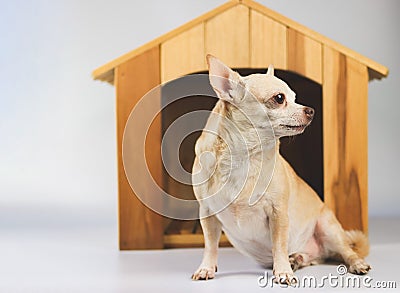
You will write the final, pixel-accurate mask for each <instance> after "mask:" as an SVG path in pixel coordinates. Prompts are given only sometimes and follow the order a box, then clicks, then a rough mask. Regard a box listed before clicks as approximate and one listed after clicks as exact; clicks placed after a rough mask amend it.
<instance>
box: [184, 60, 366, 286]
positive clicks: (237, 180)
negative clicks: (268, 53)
mask: <svg viewBox="0 0 400 293" xmlns="http://www.w3.org/2000/svg"><path fill="white" fill-rule="evenodd" d="M207 63H208V67H209V78H210V84H211V86H212V87H213V89H214V91H215V92H216V94H217V96H218V98H219V100H218V102H217V103H216V105H215V107H214V109H213V110H212V112H211V114H210V117H209V118H208V121H207V124H206V126H205V128H204V130H203V132H202V134H201V136H200V137H199V139H198V140H197V142H196V146H195V153H196V158H195V161H194V165H193V170H192V182H193V189H194V193H195V196H196V198H197V200H198V201H199V205H200V218H201V219H200V222H201V226H202V229H203V233H204V241H205V249H204V255H203V260H202V262H201V264H200V266H199V268H198V269H197V270H196V271H195V273H194V274H193V276H192V279H194V280H207V279H212V278H214V277H215V272H216V271H217V249H218V242H219V238H220V235H221V231H224V233H225V234H226V236H227V238H228V239H229V241H230V242H231V244H232V245H233V246H234V247H235V248H236V249H238V250H239V251H240V252H241V253H243V254H245V255H247V256H250V257H252V258H254V259H255V260H256V261H257V262H258V263H260V264H261V265H263V266H265V267H271V266H272V267H273V274H274V276H275V281H277V282H279V283H286V284H292V283H294V282H295V281H296V278H295V277H294V275H293V272H294V271H295V270H296V269H298V268H301V267H305V266H308V265H312V264H317V263H321V262H323V261H324V260H326V259H328V258H330V259H332V258H334V259H337V260H340V261H344V262H345V263H346V264H347V265H348V271H349V272H351V273H354V274H366V273H367V272H368V271H369V270H370V269H371V267H370V266H369V265H368V264H367V263H366V262H365V261H364V257H365V256H366V255H367V254H368V251H369V243H368V239H367V237H366V236H365V235H364V234H363V233H362V232H361V231H344V230H343V228H342V226H341V225H340V223H339V222H338V220H337V219H336V217H335V215H334V214H333V212H332V211H331V210H330V209H329V208H328V207H327V206H326V205H325V204H324V203H323V202H322V201H321V199H320V198H319V197H318V195H317V194H316V192H315V191H314V190H313V189H312V188H311V187H310V186H309V185H307V183H305V182H304V181H303V180H302V179H301V178H300V177H299V176H298V175H297V174H296V172H295V171H294V170H293V168H292V167H291V166H290V165H289V163H288V162H287V161H286V160H285V159H284V158H283V157H282V156H281V155H280V154H279V138H281V137H284V136H293V135H297V134H300V133H302V132H303V131H304V129H305V128H306V127H307V126H308V125H309V124H310V123H311V121H312V119H313V116H314V109H312V108H310V107H306V106H303V105H300V104H297V103H296V102H295V100H296V94H295V93H294V92H293V91H292V90H291V89H290V88H289V86H288V85H287V84H286V83H285V82H283V81H282V80H280V79H278V78H277V77H275V76H274V69H273V67H272V66H269V68H268V71H267V73H266V74H252V75H249V76H245V77H242V76H240V75H239V74H238V73H237V72H235V71H233V70H232V69H230V68H229V67H228V66H226V65H225V64H224V63H222V62H221V61H220V60H218V59H217V58H216V57H214V56H211V55H207Z"/></svg>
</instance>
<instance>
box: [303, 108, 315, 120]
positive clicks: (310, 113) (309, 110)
mask: <svg viewBox="0 0 400 293" xmlns="http://www.w3.org/2000/svg"><path fill="white" fill-rule="evenodd" d="M314 112H315V111H314V109H313V108H310V107H305V108H304V113H305V114H306V116H307V118H309V119H312V118H313V117H314Z"/></svg>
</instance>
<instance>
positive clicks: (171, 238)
mask: <svg viewBox="0 0 400 293" xmlns="http://www.w3.org/2000/svg"><path fill="white" fill-rule="evenodd" d="M164 244H165V248H186V247H204V236H203V234H172V235H164ZM219 246H220V247H228V246H232V245H231V244H230V242H229V240H228V238H226V236H225V235H224V234H222V235H221V239H220V241H219Z"/></svg>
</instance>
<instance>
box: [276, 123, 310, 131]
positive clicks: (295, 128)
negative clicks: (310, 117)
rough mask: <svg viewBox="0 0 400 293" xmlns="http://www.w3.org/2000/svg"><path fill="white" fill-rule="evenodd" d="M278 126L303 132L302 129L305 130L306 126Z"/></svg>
mask: <svg viewBox="0 0 400 293" xmlns="http://www.w3.org/2000/svg"><path fill="white" fill-rule="evenodd" d="M280 126H281V127H283V128H286V129H290V130H295V131H301V130H304V128H306V127H307V126H308V124H300V125H288V124H281V125H280Z"/></svg>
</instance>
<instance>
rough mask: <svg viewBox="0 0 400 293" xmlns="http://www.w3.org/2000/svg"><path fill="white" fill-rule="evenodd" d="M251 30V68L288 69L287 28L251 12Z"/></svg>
mask: <svg viewBox="0 0 400 293" xmlns="http://www.w3.org/2000/svg"><path fill="white" fill-rule="evenodd" d="M250 30H251V32H250V50H251V52H250V64H251V67H252V68H267V67H268V66H269V65H270V64H273V65H274V67H275V68H279V69H286V58H287V51H286V48H287V45H286V34H287V32H286V26H284V25H282V24H280V23H279V22H276V21H274V20H272V19H270V18H268V17H267V16H265V15H263V14H261V13H259V12H257V11H254V10H251V11H250Z"/></svg>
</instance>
